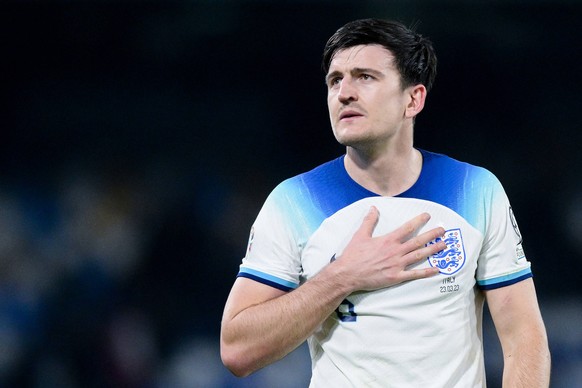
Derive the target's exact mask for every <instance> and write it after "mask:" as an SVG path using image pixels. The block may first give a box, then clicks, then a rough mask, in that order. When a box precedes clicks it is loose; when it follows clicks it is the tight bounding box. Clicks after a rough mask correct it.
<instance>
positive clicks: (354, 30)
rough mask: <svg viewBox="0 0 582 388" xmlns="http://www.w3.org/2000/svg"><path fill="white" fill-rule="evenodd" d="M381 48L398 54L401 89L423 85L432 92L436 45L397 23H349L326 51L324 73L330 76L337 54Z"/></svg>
mask: <svg viewBox="0 0 582 388" xmlns="http://www.w3.org/2000/svg"><path fill="white" fill-rule="evenodd" d="M374 44H377V45H380V46H382V47H384V48H385V49H387V50H389V51H390V52H391V53H392V55H394V65H395V66H396V69H397V70H398V72H399V73H400V78H401V86H402V88H403V89H404V88H407V87H408V86H412V85H418V84H423V85H424V86H425V87H426V90H427V91H428V90H430V89H431V88H432V85H433V83H434V79H435V76H436V67H437V58H436V53H435V50H434V47H433V45H432V42H431V41H430V40H429V39H427V38H425V37H423V36H422V35H420V34H418V33H416V32H415V31H414V29H413V28H408V27H406V26H405V25H404V24H402V23H400V22H396V21H390V20H381V19H360V20H355V21H352V22H349V23H347V24H346V25H344V26H343V27H341V28H340V29H339V30H337V31H336V33H335V34H333V35H332V36H331V38H329V40H328V41H327V43H326V45H325V48H324V50H323V71H324V72H325V74H327V73H328V71H329V67H330V64H331V61H332V59H333V57H334V56H335V54H336V53H337V52H338V51H340V50H344V49H347V48H350V47H353V46H359V45H374Z"/></svg>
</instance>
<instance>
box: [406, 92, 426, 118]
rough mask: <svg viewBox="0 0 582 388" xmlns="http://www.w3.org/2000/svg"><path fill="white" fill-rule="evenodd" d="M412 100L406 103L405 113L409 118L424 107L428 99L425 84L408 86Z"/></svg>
mask: <svg viewBox="0 0 582 388" xmlns="http://www.w3.org/2000/svg"><path fill="white" fill-rule="evenodd" d="M406 92H407V93H408V97H409V99H410V101H408V104H407V105H406V112H405V115H406V117H407V118H413V117H415V116H416V115H417V114H419V113H420V111H421V110H422V109H423V108H424V101H425V100H426V93H427V92H426V87H425V86H424V85H423V84H418V85H414V86H410V87H408V88H407V91H406Z"/></svg>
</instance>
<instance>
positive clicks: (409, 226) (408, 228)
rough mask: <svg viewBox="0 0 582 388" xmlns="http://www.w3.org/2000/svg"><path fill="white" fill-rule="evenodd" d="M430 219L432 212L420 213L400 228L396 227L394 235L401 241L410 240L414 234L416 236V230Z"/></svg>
mask: <svg viewBox="0 0 582 388" xmlns="http://www.w3.org/2000/svg"><path fill="white" fill-rule="evenodd" d="M429 220H430V214H428V213H422V214H419V215H418V216H416V217H414V218H412V219H411V220H409V221H407V222H405V223H404V224H403V225H402V226H401V227H399V228H398V229H396V230H395V231H394V232H393V235H394V237H395V238H396V239H398V240H399V241H400V242H405V241H407V240H409V239H410V238H411V237H412V236H414V235H415V234H416V232H417V231H418V230H419V229H420V228H421V227H423V226H424V225H426V223H427V222H428V221H429ZM441 229H442V228H441ZM443 233H444V230H443ZM436 237H438V236H436ZM436 237H435V238H436ZM429 241H430V240H429ZM427 242H428V241H427Z"/></svg>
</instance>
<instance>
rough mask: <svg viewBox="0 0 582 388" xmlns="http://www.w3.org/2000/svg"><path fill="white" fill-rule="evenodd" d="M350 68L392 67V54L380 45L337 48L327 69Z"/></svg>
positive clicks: (339, 69)
mask: <svg viewBox="0 0 582 388" xmlns="http://www.w3.org/2000/svg"><path fill="white" fill-rule="evenodd" d="M344 68H345V69H351V68H373V69H377V70H383V69H394V55H392V53H391V52H390V51H389V50H387V49H386V48H384V47H382V46H380V45H375V44H374V45H359V46H353V47H348V48H346V49H342V50H338V51H337V52H336V53H335V55H334V56H333V58H332V60H331V62H330V67H329V71H330V72H331V71H341V70H342V69H344Z"/></svg>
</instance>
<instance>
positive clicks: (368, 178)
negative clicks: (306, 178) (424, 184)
mask: <svg viewBox="0 0 582 388" xmlns="http://www.w3.org/2000/svg"><path fill="white" fill-rule="evenodd" d="M344 163H345V167H346V170H347V172H348V174H349V175H350V177H351V178H352V179H353V180H354V181H356V182H357V183H358V184H360V185H361V186H363V187H365V188H366V189H368V190H370V191H372V192H374V193H376V194H379V195H382V196H394V195H397V194H400V193H402V192H404V191H406V190H408V189H409V188H410V187H412V185H413V184H414V183H415V182H416V180H417V179H418V177H419V175H420V171H421V169H422V155H421V153H420V152H419V151H418V150H416V149H415V148H414V147H412V143H411V144H410V145H409V146H406V147H397V148H394V149H393V150H389V151H386V152H380V153H370V152H362V151H361V150H358V149H356V148H353V147H348V148H347V153H346V158H345V161H344Z"/></svg>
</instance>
